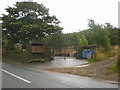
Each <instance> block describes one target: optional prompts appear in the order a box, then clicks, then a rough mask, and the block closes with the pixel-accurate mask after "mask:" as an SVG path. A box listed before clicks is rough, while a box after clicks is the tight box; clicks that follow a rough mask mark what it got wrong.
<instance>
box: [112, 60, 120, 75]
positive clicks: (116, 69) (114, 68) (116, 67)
mask: <svg viewBox="0 0 120 90" xmlns="http://www.w3.org/2000/svg"><path fill="white" fill-rule="evenodd" d="M111 71H112V72H115V73H120V58H118V60H117V62H116V65H113V66H112V68H111Z"/></svg>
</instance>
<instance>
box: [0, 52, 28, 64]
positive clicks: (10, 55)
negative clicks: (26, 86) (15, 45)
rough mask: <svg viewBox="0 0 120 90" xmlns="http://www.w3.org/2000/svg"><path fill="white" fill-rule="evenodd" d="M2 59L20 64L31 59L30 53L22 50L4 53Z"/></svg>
mask: <svg viewBox="0 0 120 90" xmlns="http://www.w3.org/2000/svg"><path fill="white" fill-rule="evenodd" d="M2 58H3V61H4V60H13V61H18V62H25V61H27V60H29V59H30V52H27V51H22V50H10V51H3V52H2Z"/></svg>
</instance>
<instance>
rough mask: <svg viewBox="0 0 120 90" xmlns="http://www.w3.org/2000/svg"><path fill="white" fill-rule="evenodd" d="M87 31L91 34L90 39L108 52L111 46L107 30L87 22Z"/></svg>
mask: <svg viewBox="0 0 120 90" xmlns="http://www.w3.org/2000/svg"><path fill="white" fill-rule="evenodd" d="M89 30H91V31H92V32H93V34H92V35H93V36H92V39H93V40H94V41H95V44H97V45H98V46H100V47H104V48H105V50H108V48H109V47H110V45H111V42H110V38H109V35H110V32H109V30H108V28H107V27H105V26H103V25H99V24H95V22H94V21H93V20H92V22H91V20H89Z"/></svg>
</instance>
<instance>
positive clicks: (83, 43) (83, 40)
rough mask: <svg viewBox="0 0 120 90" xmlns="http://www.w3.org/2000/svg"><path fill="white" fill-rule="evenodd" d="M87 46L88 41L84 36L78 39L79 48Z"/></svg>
mask: <svg viewBox="0 0 120 90" xmlns="http://www.w3.org/2000/svg"><path fill="white" fill-rule="evenodd" d="M87 45H88V41H87V39H86V37H85V35H82V37H81V38H80V46H87Z"/></svg>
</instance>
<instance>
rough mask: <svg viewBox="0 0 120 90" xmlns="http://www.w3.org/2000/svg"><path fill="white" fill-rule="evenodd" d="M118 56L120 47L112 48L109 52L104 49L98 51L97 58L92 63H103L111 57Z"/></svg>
mask: <svg viewBox="0 0 120 90" xmlns="http://www.w3.org/2000/svg"><path fill="white" fill-rule="evenodd" d="M117 54H118V46H111V47H110V49H109V50H107V51H104V49H103V48H101V49H98V50H96V52H95V58H93V59H91V60H90V62H91V61H95V62H96V61H103V60H105V59H108V58H110V57H114V56H116V55H117Z"/></svg>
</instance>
